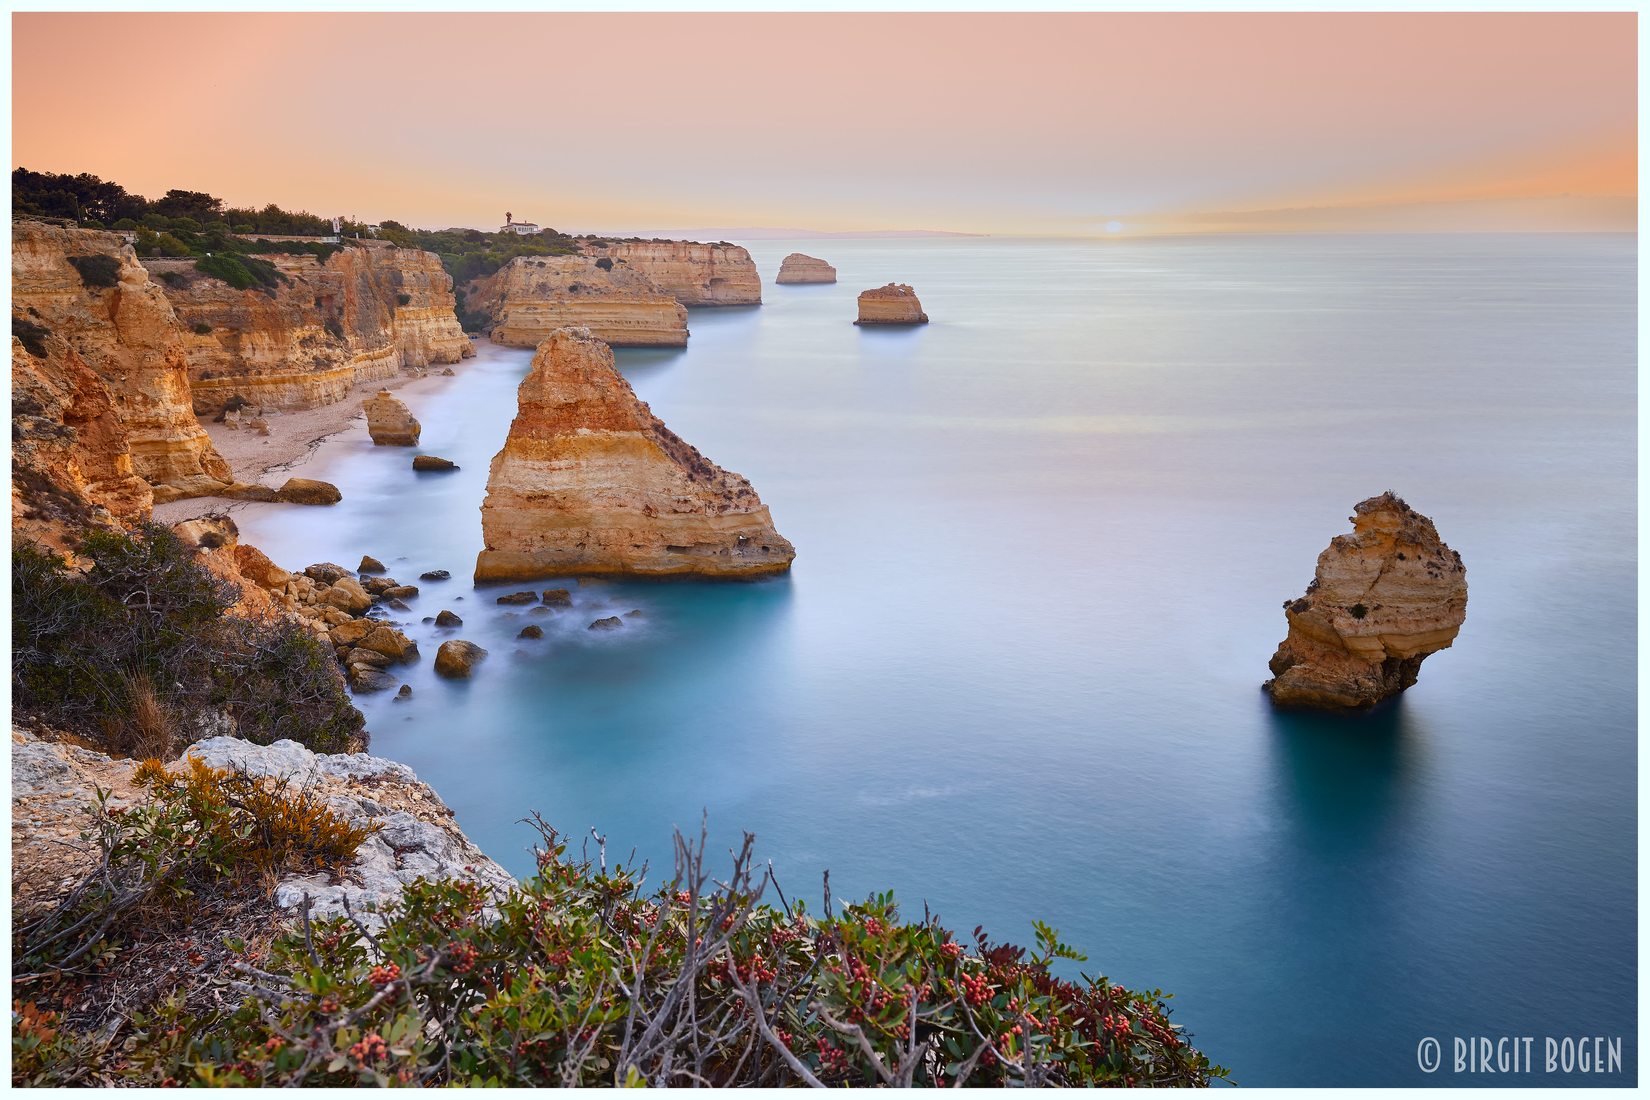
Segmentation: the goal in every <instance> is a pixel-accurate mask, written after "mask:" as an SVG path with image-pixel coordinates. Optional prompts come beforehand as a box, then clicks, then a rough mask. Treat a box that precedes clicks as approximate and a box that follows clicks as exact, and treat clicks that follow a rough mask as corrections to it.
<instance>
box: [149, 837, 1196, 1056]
mask: <svg viewBox="0 0 1650 1100" xmlns="http://www.w3.org/2000/svg"><path fill="white" fill-rule="evenodd" d="M539 824H540V829H541V834H542V836H543V837H544V845H543V847H542V848H541V849H540V850H539V853H538V855H539V860H538V867H539V870H538V873H537V874H536V875H535V876H534V877H533V878H532V879H531V880H530V881H528V882H526V883H525V884H523V885H521V886H520V887H519V888H517V889H513V890H511V891H509V892H508V895H507V896H503V897H500V896H496V895H492V894H490V893H489V892H488V891H487V890H486V889H485V888H484V887H481V886H479V885H477V884H474V883H467V882H442V883H431V882H429V881H426V880H419V881H417V882H415V883H413V884H412V885H411V886H410V887H409V888H408V889H407V890H406V892H405V893H404V894H403V895H402V897H401V899H400V901H399V902H398V903H397V904H396V905H395V906H394V907H392V908H391V909H390V910H388V911H387V912H386V913H384V914H381V916H382V924H381V925H380V926H378V927H377V928H376V929H375V930H370V931H369V930H368V928H367V926H366V925H364V924H361V923H357V922H354V921H351V920H349V919H346V918H338V919H333V920H327V921H317V922H311V921H309V920H308V919H307V917H306V918H305V919H304V920H303V921H302V924H301V927H300V928H298V929H297V930H295V931H293V932H291V933H289V934H286V935H283V936H281V937H279V938H278V939H277V940H276V941H275V942H274V944H273V946H272V948H271V950H270V952H269V958H268V960H267V961H266V962H265V961H261V960H260V961H259V962H258V963H256V964H253V963H252V962H251V961H248V962H246V963H243V964H242V965H240V966H238V967H236V968H235V970H236V971H237V973H236V975H235V980H234V985H233V986H232V987H231V988H232V989H233V991H234V992H233V993H232V994H230V995H226V996H224V997H222V998H221V1000H219V1001H218V1002H217V1003H218V1004H222V1005H227V1006H232V1007H226V1008H220V1009H216V1010H210V1011H201V1010H200V1009H198V1008H196V1009H190V1008H188V1007H186V1004H185V1001H184V999H183V998H182V997H178V998H174V999H171V1000H168V1001H164V1002H161V1003H159V1004H158V1005H157V1006H156V1008H155V1009H154V1010H153V1011H150V1012H147V1013H142V1014H140V1015H139V1017H138V1018H137V1019H136V1020H135V1029H136V1030H135V1032H134V1033H133V1035H132V1037H131V1038H130V1039H129V1040H128V1042H127V1043H126V1045H125V1048H124V1050H123V1051H122V1056H123V1057H124V1059H125V1063H124V1076H125V1078H126V1080H127V1081H128V1082H129V1083H131V1084H136V1085H144V1084H148V1085H153V1084H198V1085H233V1086H239V1085H259V1086H274V1085H287V1086H291V1085H305V1086H312V1087H314V1086H334V1087H347V1086H357V1085H393V1084H418V1085H429V1086H439V1085H463V1086H475V1085H503V1086H518V1087H521V1086H525V1087H545V1086H584V1087H589V1086H600V1085H606V1086H612V1085H640V1084H647V1085H656V1086H671V1085H676V1086H689V1085H698V1084H708V1085H717V1086H745V1085H751V1086H776V1085H798V1084H823V1085H831V1086H871V1087H875V1086H896V1087H911V1086H936V1085H937V1086H951V1085H958V1084H967V1085H972V1086H987V1087H990V1086H998V1087H1000V1086H1005V1085H1032V1086H1055V1085H1065V1086H1086V1085H1167V1086H1176V1085H1206V1084H1208V1083H1209V1082H1210V1081H1211V1080H1214V1079H1218V1078H1222V1077H1224V1076H1225V1073H1226V1071H1225V1070H1223V1069H1221V1068H1220V1067H1218V1066H1214V1065H1211V1064H1210V1062H1209V1060H1208V1059H1207V1058H1206V1057H1205V1056H1204V1055H1203V1054H1201V1053H1200V1052H1199V1051H1197V1050H1196V1049H1195V1048H1194V1047H1192V1046H1191V1045H1189V1043H1188V1042H1187V1039H1186V1036H1185V1034H1184V1033H1183V1032H1182V1031H1181V1030H1180V1029H1179V1028H1177V1027H1175V1025H1173V1024H1172V1023H1171V1022H1170V1020H1169V1013H1168V1009H1167V1005H1166V1003H1165V996H1164V994H1162V993H1161V992H1159V991H1156V990H1131V989H1128V988H1125V987H1123V986H1120V985H1117V984H1115V983H1113V982H1110V981H1108V980H1107V979H1105V978H1103V977H1097V978H1087V977H1085V978H1083V979H1081V980H1079V981H1072V980H1068V979H1065V978H1062V977H1059V976H1057V975H1056V974H1055V973H1054V966H1055V964H1056V963H1057V962H1058V961H1061V960H1071V961H1080V960H1082V958H1083V956H1081V955H1080V954H1078V953H1077V952H1076V951H1074V950H1072V949H1071V948H1070V947H1067V946H1066V945H1065V944H1063V943H1061V942H1060V939H1059V936H1058V934H1057V933H1056V932H1055V931H1054V930H1053V929H1051V928H1048V927H1047V926H1045V925H1042V924H1034V927H1035V930H1036V947H1035V949H1033V950H1027V949H1025V948H1022V947H1016V946H1014V945H1011V944H998V943H993V942H991V941H990V940H989V939H988V938H987V937H986V936H985V935H984V934H983V933H982V932H980V931H979V930H976V932H975V934H974V936H973V938H972V942H970V943H964V942H961V941H960V940H959V939H958V938H957V937H955V936H954V935H953V934H952V933H951V932H949V931H947V930H946V929H945V928H944V927H942V926H941V925H940V924H939V922H938V921H937V920H935V919H933V918H930V917H926V916H925V917H924V919H923V920H921V921H918V922H911V923H906V922H904V921H902V920H901V919H900V915H899V911H898V909H897V907H896V905H895V903H894V900H893V897H892V895H889V894H883V895H878V896H874V897H872V898H870V899H868V900H867V901H865V902H864V903H862V904H856V905H848V906H845V907H844V908H843V909H842V910H841V911H840V913H839V912H837V911H835V910H834V908H833V905H832V902H831V899H830V896H829V892H828V891H827V893H826V897H825V905H824V910H823V912H822V914H821V915H819V916H813V915H810V914H809V913H808V912H807V911H806V907H805V905H804V904H803V903H802V902H800V901H797V902H794V903H793V902H790V901H787V900H785V899H784V897H783V896H782V895H781V896H780V898H779V902H778V904H768V903H765V902H764V900H763V898H764V896H765V893H766V887H767V886H768V885H769V884H770V883H771V882H772V878H771V874H768V875H761V876H758V875H756V874H753V872H752V866H753V864H752V860H751V855H750V853H751V838H750V837H749V836H747V837H746V839H745V844H744V846H743V848H742V849H741V850H740V852H739V853H738V854H737V856H736V857H735V861H734V867H733V873H732V874H731V875H729V876H727V877H726V878H725V880H714V879H712V878H711V876H710V875H709V874H708V873H707V871H706V868H705V865H704V860H703V853H704V849H705V844H704V842H703V840H702V839H701V841H700V842H699V843H698V844H696V845H690V844H687V843H685V842H683V841H681V839H680V838H678V843H677V867H676V873H675V875H674V877H673V878H672V879H671V880H670V881H669V882H667V883H665V884H664V885H663V886H661V887H658V888H655V889H651V890H650V889H646V888H644V887H643V885H642V881H641V877H640V875H639V874H638V873H637V872H635V871H634V870H632V869H628V868H623V867H617V866H616V867H614V868H612V869H611V870H609V869H608V868H607V866H606V860H605V854H603V855H602V856H601V857H600V861H599V863H598V862H597V861H593V860H589V859H582V858H571V857H569V855H568V853H567V846H566V844H565V843H563V842H562V841H561V840H560V839H559V838H558V837H557V836H556V834H555V832H554V831H553V830H550V829H548V828H547V827H545V826H543V824H542V822H541V823H539ZM165 828H166V830H170V832H163V833H162V836H161V839H160V843H158V844H151V845H148V846H147V848H145V849H144V850H145V851H146V852H147V853H148V854H147V855H145V856H142V857H138V856H136V852H135V849H134V854H133V856H132V857H129V858H146V859H154V858H156V857H155V855H154V854H153V853H154V852H156V851H160V852H165V851H167V850H168V848H169V847H175V846H176V841H173V840H171V839H170V836H171V835H173V834H176V833H181V834H183V835H191V833H190V830H189V829H188V828H187V827H186V826H181V825H174V824H171V823H170V821H169V822H168V824H167V825H166V827H165ZM198 834H199V830H196V833H195V834H194V835H198ZM203 843H204V842H203ZM210 858H211V859H213V860H218V861H220V862H221V857H218V856H213V857H210ZM774 892H775V893H777V888H776V889H775V891H774ZM201 1003H206V1002H205V999H204V998H200V997H197V998H196V1004H197V1005H198V1004H201Z"/></svg>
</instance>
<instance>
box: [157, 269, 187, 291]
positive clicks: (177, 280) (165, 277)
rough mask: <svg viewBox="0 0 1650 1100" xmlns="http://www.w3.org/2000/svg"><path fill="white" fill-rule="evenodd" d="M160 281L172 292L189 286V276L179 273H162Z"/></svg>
mask: <svg viewBox="0 0 1650 1100" xmlns="http://www.w3.org/2000/svg"><path fill="white" fill-rule="evenodd" d="M160 281H161V282H163V283H165V284H166V285H167V286H169V287H172V288H173V289H174V290H182V289H183V288H184V287H186V286H188V285H189V276H187V275H185V274H184V273H183V272H181V271H162V272H161V273H160Z"/></svg>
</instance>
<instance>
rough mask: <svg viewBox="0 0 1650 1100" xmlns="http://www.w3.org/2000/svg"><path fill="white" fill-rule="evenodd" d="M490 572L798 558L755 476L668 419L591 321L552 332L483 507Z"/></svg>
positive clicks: (485, 566)
mask: <svg viewBox="0 0 1650 1100" xmlns="http://www.w3.org/2000/svg"><path fill="white" fill-rule="evenodd" d="M481 528H482V536H483V539H484V541H485V545H486V549H484V550H483V551H482V552H481V554H480V556H479V558H478V559H477V561H476V579H477V580H499V579H528V578H536V577H548V576H562V575H572V574H629V575H639V576H658V575H670V574H679V575H690V576H704V577H749V576H760V575H762V574H768V573H779V572H783V571H785V570H787V569H789V568H790V565H791V559H792V558H793V557H795V556H796V552H795V550H794V549H793V548H792V546H791V544H790V543H789V542H787V541H786V540H785V539H784V538H782V537H781V536H780V535H779V533H778V532H777V531H775V530H774V527H773V520H772V519H771V518H770V516H769V515H768V509H767V507H766V506H764V505H763V503H762V501H761V500H760V499H759V498H758V497H757V495H756V491H755V490H754V489H752V488H751V485H750V482H748V481H746V480H745V479H744V478H742V477H740V476H739V475H738V474H734V473H729V472H728V471H726V470H723V469H722V468H720V467H719V466H717V465H716V464H715V463H713V462H711V461H710V460H708V459H706V458H705V457H704V456H703V455H701V454H700V453H699V452H698V451H696V450H694V449H693V448H692V447H691V446H689V445H688V444H687V443H684V442H683V441H682V440H681V439H679V438H678V437H677V436H676V435H675V434H674V433H673V432H671V431H670V429H669V428H666V427H665V426H664V424H662V423H661V422H660V421H659V419H658V418H657V417H655V416H654V415H653V414H652V412H651V411H650V410H649V409H648V407H647V405H645V404H644V403H643V402H641V401H639V400H638V399H637V398H636V395H635V393H634V392H633V391H632V390H631V388H630V384H629V383H628V382H626V381H625V380H624V378H623V376H622V375H620V374H619V373H618V371H616V370H614V368H613V352H612V351H611V349H609V348H608V346H607V345H606V344H605V343H603V342H602V341H600V340H598V339H596V338H595V337H594V336H592V335H591V334H590V333H589V332H588V331H584V330H577V329H562V330H559V331H557V332H555V333H552V334H551V335H550V337H549V338H548V339H547V340H545V341H544V343H543V344H542V345H541V346H540V347H539V350H538V354H537V355H535V356H534V357H533V366H532V371H531V373H529V374H528V376H527V378H526V379H525V380H524V381H523V382H522V384H521V388H520V390H519V392H518V409H517V413H516V418H515V421H514V422H513V423H512V424H511V425H510V434H509V437H508V438H507V439H506V440H505V443H504V449H503V450H501V451H500V452H499V453H498V455H497V456H496V457H494V459H493V464H492V468H491V472H490V474H489V476H488V481H487V498H486V500H485V501H484V502H483V503H482V506H481Z"/></svg>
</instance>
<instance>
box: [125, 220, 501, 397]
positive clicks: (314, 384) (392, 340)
mask: <svg viewBox="0 0 1650 1100" xmlns="http://www.w3.org/2000/svg"><path fill="white" fill-rule="evenodd" d="M264 259H267V260H269V261H270V262H271V263H273V264H275V266H276V268H277V269H278V270H279V271H280V272H281V274H283V275H284V276H286V278H287V281H286V282H285V283H282V284H280V285H279V286H277V287H276V288H275V289H274V291H273V293H265V292H263V291H261V290H256V289H253V290H236V289H235V288H234V287H232V286H230V285H229V284H228V283H225V282H222V281H221V280H218V279H213V278H210V277H207V276H203V275H201V274H200V273H198V272H197V271H195V269H194V261H193V260H164V259H159V260H146V261H144V262H145V264H146V265H147V266H148V267H149V269H150V270H151V271H152V272H153V273H154V275H155V277H156V278H157V279H160V280H161V281H162V284H163V285H164V286H165V288H166V294H167V296H168V298H169V299H170V300H171V302H172V305H173V308H174V309H175V310H176V311H177V314H178V317H179V319H180V320H181V321H182V322H183V330H184V340H185V343H186V346H187V349H188V357H189V380H190V388H191V391H192V393H193V399H194V403H195V409H196V411H197V412H199V413H201V414H203V415H205V414H209V413H210V414H215V413H216V412H217V411H218V410H220V409H222V408H223V406H224V402H225V401H227V400H228V399H229V398H230V397H233V396H236V395H239V396H240V397H242V398H244V399H245V400H246V401H247V402H249V403H250V404H252V405H255V406H259V407H263V408H271V409H308V408H314V407H316V406H318V405H330V404H333V403H334V402H337V401H342V400H343V399H344V398H345V397H346V396H347V395H348V393H349V390H350V387H352V386H353V385H355V384H356V383H358V382H377V381H383V380H384V379H386V378H393V377H394V376H395V375H396V374H398V373H400V372H402V371H406V370H414V371H416V370H421V369H424V368H427V367H430V366H432V365H436V364H441V363H456V362H458V361H459V360H460V359H463V358H467V357H469V356H471V355H474V354H475V349H474V348H473V347H472V346H471V344H470V340H469V338H468V337H467V336H465V335H464V333H463V331H462V330H461V329H460V328H459V324H458V316H457V314H456V313H455V312H454V305H455V302H454V298H453V290H452V278H451V276H449V275H448V274H447V273H446V271H444V270H443V269H442V267H441V260H440V258H439V257H438V256H436V255H435V254H434V253H433V252H422V251H419V250H418V249H412V248H395V247H392V246H388V245H384V244H381V243H375V244H373V245H371V246H365V245H363V246H361V247H351V248H345V249H343V250H342V251H339V252H337V253H334V254H333V255H331V256H329V257H328V258H327V260H326V262H325V263H322V262H320V261H319V260H317V259H316V258H315V257H313V256H284V255H270V256H266V257H264ZM403 298H405V299H406V302H405V304H403V303H402V299H403Z"/></svg>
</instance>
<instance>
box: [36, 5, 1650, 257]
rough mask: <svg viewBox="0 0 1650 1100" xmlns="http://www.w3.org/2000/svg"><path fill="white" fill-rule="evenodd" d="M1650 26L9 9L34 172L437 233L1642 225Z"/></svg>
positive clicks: (1574, 18) (1056, 232)
mask: <svg viewBox="0 0 1650 1100" xmlns="http://www.w3.org/2000/svg"><path fill="white" fill-rule="evenodd" d="M1636 18H1637V17H1636V15H1635V14H1633V13H1604V14H1596V13H1595V14H1550V13H1510V14H1509V13H1474V14H1441V13H1423V14H1404V13H1385V14H1355V13H1343V14H1310V13H1308V14H1298V13H1273V14H1236V13H1229V14H1228V13H1221V14H1216V13H1207V14H1168V13H1163V14H1126V13H1099V14H1079V13H1066V14H1044V15H1025V14H1017V15H1008V14H1004V15H991V14H916V13H907V14H851V13H850V14H773V15H761V14H744V13H736V14H735V13H730V14H647V13H623V14H571V13H555V14H528V13H516V14H497V15H495V14H356V15H331V14H322V13H308V14H200V13H188V14H107V13H105V14H57V13H51V14H45V13H36V14H14V15H13V17H12V32H13V33H12V142H13V144H12V165H13V167H27V168H31V169H34V170H37V171H58V172H82V171H86V172H92V173H94V174H96V175H99V176H102V177H104V178H106V179H113V180H115V181H117V182H119V183H121V184H123V185H125V186H126V187H127V188H128V189H129V190H133V191H137V192H139V193H141V194H144V195H148V196H150V197H155V196H158V195H159V194H161V193H162V192H164V191H165V190H166V189H168V188H171V187H181V188H187V189H190V190H201V191H209V192H211V193H212V194H215V195H219V196H221V197H223V198H226V199H228V200H229V201H230V202H231V203H232V204H233V205H248V204H254V203H256V204H259V205H262V204H264V203H267V202H276V203H279V204H280V205H282V206H284V207H288V208H296V209H307V210H309V211H311V212H313V213H317V214H324V215H332V214H343V215H347V216H353V217H358V218H360V219H362V220H366V221H381V220H385V219H392V218H393V219H395V220H397V221H400V222H403V223H405V224H409V225H416V226H421V227H427V228H440V227H445V226H450V225H468V226H476V227H481V228H495V227H497V226H498V225H499V224H501V223H502V222H503V220H504V214H505V212H506V211H509V212H511V213H513V214H514V215H515V217H516V219H517V220H518V221H535V222H538V223H540V224H542V225H547V226H554V227H556V228H558V229H563V230H568V231H599V232H600V231H605V232H615V231H625V230H634V229H636V228H640V227H643V226H645V227H650V228H651V227H662V226H673V227H695V226H718V227H736V226H755V227H763V226H768V227H774V226H800V227H807V228H811V229H818V230H824V231H836V232H844V231H856V230H915V229H924V230H947V231H954V232H975V233H992V234H1005V235H1006V234H1022V235H1053V236H1073V235H1075V236H1088V235H1096V236H1101V235H1105V234H1107V233H1121V234H1141V233H1185V232H1249V233H1253V232H1303V231H1306V232H1310V231H1358V230H1370V231H1429V230H1437V231H1453V230H1532V231H1546V230H1625V231H1633V230H1634V229H1635V228H1636V224H1637V223H1636V219H1637V192H1638V175H1637V165H1638V148H1637V132H1638V120H1637V96H1638V93H1637V83H1636V79H1637V76H1636V70H1637V51H1636V41H1637V25H1636Z"/></svg>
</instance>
